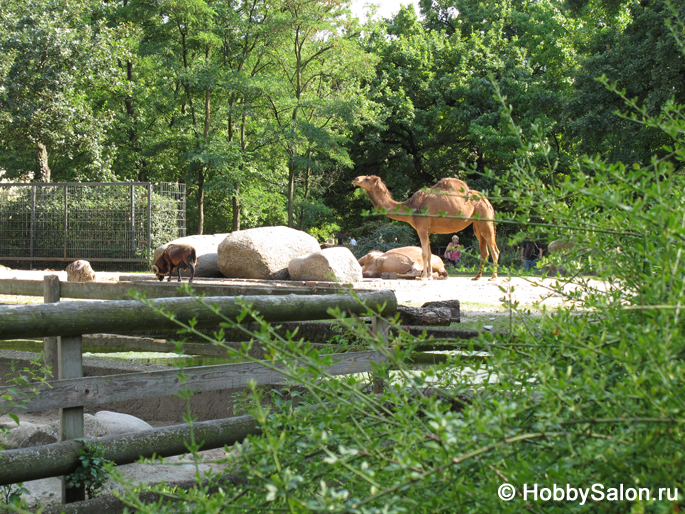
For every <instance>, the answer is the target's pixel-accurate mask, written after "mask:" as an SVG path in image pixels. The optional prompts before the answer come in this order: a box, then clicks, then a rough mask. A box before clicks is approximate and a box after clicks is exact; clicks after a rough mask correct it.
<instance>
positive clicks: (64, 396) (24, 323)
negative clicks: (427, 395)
mask: <svg viewBox="0 0 685 514" xmlns="http://www.w3.org/2000/svg"><path fill="white" fill-rule="evenodd" d="M6 282H10V281H0V294H8V293H7V291H8V289H12V287H13V286H9V285H7V284H6ZM11 282H15V283H16V284H17V286H16V287H15V289H12V290H13V291H17V290H21V291H27V290H28V289H29V288H34V289H32V291H34V294H35V292H37V291H38V290H37V289H35V288H36V284H19V283H21V282H31V281H11ZM34 282H35V281H34ZM55 282H57V284H58V285H59V286H56V285H55ZM85 285H86V286H88V284H85ZM98 285H99V286H106V287H101V288H93V289H91V290H90V293H89V294H102V295H105V294H107V295H110V294H111V291H115V289H114V288H112V287H108V286H120V284H111V285H110V284H104V283H102V284H98ZM140 285H143V284H138V283H136V284H135V288H136V289H138V290H140V289H139V286H140ZM144 285H151V286H158V284H144ZM72 286H77V287H72ZM78 286H84V285H83V284H70V283H60V282H59V281H55V280H54V279H50V278H48V277H46V280H45V299H46V301H50V298H52V299H53V300H54V298H57V299H59V297H60V294H57V295H55V294H53V293H54V289H55V288H56V287H60V289H61V296H66V295H72V294H73V295H77V294H85V293H83V291H85V290H86V288H82V287H78ZM129 288H131V286H129ZM163 290H164V291H169V290H170V288H169V287H168V286H167V287H164V288H163ZM51 291H52V293H51ZM93 291H96V293H93ZM117 291H118V292H117V294H122V290H121V289H119V290H117ZM148 291H155V289H150V290H148ZM300 292H301V291H300ZM65 293H66V294H65ZM11 294H26V293H25V292H22V293H16V292H15V293H11ZM112 296H113V295H112ZM152 296H154V295H152ZM89 298H92V296H89ZM203 302H204V304H208V305H211V306H212V309H209V308H207V307H206V305H203V304H202V303H201V302H200V301H198V299H196V298H160V299H154V300H150V304H151V305H150V306H148V305H145V304H143V303H141V302H138V301H133V300H114V301H108V302H64V303H45V304H42V305H20V306H17V305H12V306H0V340H5V339H17V338H36V337H56V338H57V346H58V351H57V354H58V356H59V358H58V360H57V371H58V380H53V381H50V382H49V383H48V385H47V386H41V385H39V384H31V385H29V386H23V387H15V388H12V392H11V396H12V398H13V401H15V402H16V401H17V400H19V401H21V399H22V398H30V400H29V401H27V402H26V403H23V404H22V408H23V411H24V412H30V411H37V410H45V409H55V408H60V411H61V441H62V442H61V443H55V444H54V445H46V446H44V447H41V448H33V449H31V448H29V449H22V450H9V451H5V452H2V453H0V485H6V484H10V483H16V482H22V481H26V480H33V479H37V478H47V477H50V476H57V475H60V474H68V473H71V472H73V471H74V470H75V469H76V467H77V465H78V448H80V447H82V443H80V442H76V441H72V440H74V439H78V438H82V437H83V407H84V406H93V405H100V404H103V403H107V402H112V401H122V400H132V399H143V398H151V397H160V396H169V395H170V394H172V393H174V392H177V391H179V390H181V389H182V388H184V387H189V388H190V389H192V390H199V391H211V390H220V389H228V388H235V387H243V386H245V385H246V384H247V381H248V380H254V381H255V382H257V383H258V384H273V383H280V382H282V380H283V378H282V375H281V374H280V373H279V372H278V371H274V370H270V369H268V368H266V367H265V366H263V365H261V364H255V363H240V364H226V365H219V366H204V367H195V368H186V369H185V371H184V375H185V378H186V384H185V385H183V384H182V383H181V381H180V379H179V378H178V372H177V371H176V370H171V371H152V372H144V373H132V374H123V375H111V376H107V377H83V376H82V374H83V373H82V352H81V348H82V343H83V335H84V334H90V333H94V332H107V331H111V332H116V333H130V332H134V331H138V330H150V329H163V328H167V329H168V328H175V327H177V324H176V323H174V322H173V321H171V320H169V319H168V318H167V317H165V316H162V315H160V314H159V313H157V312H156V311H155V310H154V307H159V308H163V309H164V311H166V312H168V313H172V314H173V315H174V316H175V318H176V319H177V320H179V321H182V322H188V321H190V320H191V319H195V320H196V322H197V325H196V326H197V327H198V328H199V327H206V326H216V325H218V324H219V323H220V322H222V321H223V320H224V317H225V318H229V319H235V318H236V316H238V315H239V314H240V312H241V311H242V307H241V302H245V303H248V304H251V305H252V307H253V308H254V309H255V310H256V311H258V312H259V313H260V316H261V317H263V318H264V319H265V320H266V321H269V322H279V321H297V320H317V319H330V318H332V316H331V315H330V314H329V312H328V311H329V309H330V308H338V309H341V310H343V311H346V312H349V313H351V314H355V315H360V316H363V315H365V314H367V307H368V308H371V309H373V310H374V311H376V312H379V314H380V315H381V316H385V317H387V316H392V315H393V314H394V313H395V312H396V310H397V300H396V298H395V295H394V293H393V292H392V291H387V290H382V291H374V292H359V293H358V295H357V298H355V297H354V296H353V295H350V294H329V295H310V296H304V295H301V294H300V295H296V294H287V295H276V296H265V295H252V296H244V297H242V298H241V299H237V298H236V297H234V296H229V297H226V296H214V297H206V298H204V300H203ZM219 313H220V314H219ZM244 321H250V318H249V317H248V318H246V320H244ZM382 360H384V359H383V356H382V355H381V354H379V353H376V352H360V353H348V354H336V355H334V362H335V364H333V365H332V366H331V367H330V368H329V369H328V372H329V373H330V374H333V375H340V374H350V373H361V372H370V371H373V369H374V363H378V362H381V361H382ZM9 393H10V391H9V388H4V389H0V411H12V410H13V409H16V407H12V406H11V403H10V400H9V399H8V398H7V397H6V396H3V395H8V394H9ZM15 412H18V411H16V410H15ZM207 424H208V425H207ZM248 424H249V423H248ZM196 426H197V425H196ZM201 426H204V427H206V430H207V431H208V433H210V435H211V434H214V435H213V436H212V437H210V440H211V443H210V444H212V445H214V446H213V447H220V446H223V445H224V444H230V443H231V442H235V441H236V440H238V439H236V435H235V434H231V433H226V430H228V429H226V428H225V427H227V426H231V421H230V420H215V421H211V422H205V425H201ZM221 427H224V428H221ZM170 430H171V431H172V432H173V431H174V430H175V432H174V433H176V437H170V438H169V437H157V438H155V436H154V435H151V434H154V433H159V434H162V433H165V432H164V429H156V430H152V431H147V432H150V433H151V434H144V435H141V436H139V437H140V438H141V440H144V441H145V442H144V443H141V442H140V441H138V442H137V443H136V444H138V446H137V447H140V446H141V445H142V446H145V447H146V451H142V452H141V453H140V455H141V456H145V455H150V454H151V453H150V452H152V453H157V454H158V455H164V456H170V455H175V454H178V453H183V452H185V447H184V445H183V444H179V436H180V437H183V430H185V429H184V428H183V427H175V428H174V429H170V428H169V427H166V431H167V432H166V433H168V432H169V431H170ZM252 430H253V432H249V430H248V431H247V432H246V433H254V430H256V428H255V426H253V427H252ZM217 434H218V435H217ZM131 437H133V435H132V434H125V435H123V436H111V437H109V438H100V439H101V440H103V442H105V443H107V445H109V446H108V453H107V458H109V459H110V460H113V461H114V462H116V463H124V462H130V461H131V460H130V459H131V455H130V451H128V452H125V453H126V455H118V454H117V448H121V447H122V445H121V444H117V441H121V440H122V439H118V438H129V439H130V438H131ZM241 437H244V435H243V436H241ZM203 438H204V436H203V437H200V439H203ZM136 441H137V440H136ZM150 441H153V442H150ZM154 441H157V442H156V443H155V442H154ZM129 442H130V441H129ZM131 444H133V443H131ZM123 446H124V447H125V446H126V445H123ZM134 446H135V444H134ZM203 449H210V448H209V447H208V446H207V444H205V446H204V447H203ZM175 452H176V453H175ZM56 456H59V457H56ZM83 497H84V490H83V488H81V489H76V490H72V489H66V488H64V492H63V501H64V502H65V503H68V502H72V501H78V500H80V499H83Z"/></svg>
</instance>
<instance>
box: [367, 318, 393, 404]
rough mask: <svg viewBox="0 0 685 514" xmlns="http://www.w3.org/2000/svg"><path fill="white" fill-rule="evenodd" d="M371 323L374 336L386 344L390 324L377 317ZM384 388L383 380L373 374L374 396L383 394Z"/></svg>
mask: <svg viewBox="0 0 685 514" xmlns="http://www.w3.org/2000/svg"><path fill="white" fill-rule="evenodd" d="M371 323H372V324H373V325H372V326H373V331H374V332H375V333H376V334H379V335H380V336H381V337H382V338H383V341H385V342H387V341H388V331H389V330H390V324H389V323H388V322H387V321H386V320H385V319H384V318H381V317H379V316H374V317H373V318H372V321H371ZM384 388H385V384H383V379H382V378H378V377H377V376H376V375H375V374H374V378H373V392H374V393H375V394H381V393H383V389H384Z"/></svg>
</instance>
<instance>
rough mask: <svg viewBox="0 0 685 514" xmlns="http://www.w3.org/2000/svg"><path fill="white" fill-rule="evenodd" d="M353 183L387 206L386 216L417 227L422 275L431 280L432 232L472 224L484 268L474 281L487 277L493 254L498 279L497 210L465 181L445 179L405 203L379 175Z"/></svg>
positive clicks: (359, 179)
mask: <svg viewBox="0 0 685 514" xmlns="http://www.w3.org/2000/svg"><path fill="white" fill-rule="evenodd" d="M352 184H354V185H355V186H359V187H361V188H362V189H364V190H365V191H366V194H367V195H368V197H369V198H370V199H371V203H373V205H374V207H380V208H382V209H384V210H385V214H386V216H388V217H389V218H391V219H394V220H399V221H405V222H407V223H409V224H410V225H411V226H412V227H414V229H415V230H416V232H417V233H418V234H419V239H420V240H421V249H422V250H423V253H422V256H423V272H422V273H421V278H423V279H428V280H430V279H431V274H430V273H428V263H429V262H430V260H429V259H430V255H431V251H430V241H429V239H428V236H429V234H450V233H456V232H459V231H461V230H464V229H465V228H466V227H468V226H469V225H471V224H473V232H474V233H475V234H476V238H477V239H478V243H479V246H480V267H479V268H478V274H477V275H476V276H475V278H474V279H473V280H478V279H479V278H480V277H482V276H483V263H485V262H486V261H487V259H488V254H489V253H490V254H492V261H493V264H494V267H495V269H494V272H493V274H492V278H491V279H490V280H494V279H496V278H497V261H498V260H499V248H497V243H496V242H495V223H494V222H493V219H494V217H495V209H493V207H492V204H490V202H489V201H488V199H487V198H485V197H484V196H483V195H482V194H481V193H479V192H478V191H473V190H471V189H469V186H468V185H466V182H464V181H463V180H459V179H456V178H442V179H440V180H439V181H438V182H437V183H436V184H435V185H434V186H433V187H431V188H430V189H428V190H427V191H423V190H422V191H417V192H416V193H414V194H413V195H412V197H411V198H410V199H409V200H406V201H404V202H396V201H395V200H393V199H392V196H390V191H388V188H387V187H386V186H385V184H383V181H382V180H381V179H380V177H377V176H376V175H369V176H361V177H357V178H356V179H354V181H353V182H352ZM449 216H452V217H449Z"/></svg>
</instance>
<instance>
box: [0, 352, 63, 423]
mask: <svg viewBox="0 0 685 514" xmlns="http://www.w3.org/2000/svg"><path fill="white" fill-rule="evenodd" d="M9 364H10V372H9V373H7V374H6V375H5V381H6V382H8V383H9V384H12V385H11V386H10V387H8V388H7V389H6V390H5V391H4V392H3V394H2V395H1V397H2V399H3V400H4V401H5V402H7V403H6V407H4V408H3V409H2V410H0V414H5V413H7V412H8V411H10V410H11V411H16V410H20V409H21V408H22V406H23V404H25V403H28V402H30V401H31V399H32V397H33V396H36V395H37V394H38V392H37V389H36V388H32V390H31V391H30V393H31V394H27V393H23V394H22V395H21V396H18V395H17V386H24V385H28V384H32V383H36V384H39V385H45V384H47V377H52V376H54V375H53V370H52V369H50V367H49V366H46V365H45V363H44V362H43V354H42V353H40V354H37V355H36V356H35V357H34V358H33V360H32V361H31V362H30V363H29V364H28V366H24V367H23V368H21V369H19V368H17V362H16V361H10V363H9ZM7 415H8V416H9V417H10V418H11V419H12V420H13V421H14V422H15V423H16V424H17V425H18V424H19V417H18V416H17V414H16V412H9V413H8V414H7ZM5 430H6V429H5V428H4V427H2V426H0V432H4V431H5Z"/></svg>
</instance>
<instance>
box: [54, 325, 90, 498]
mask: <svg viewBox="0 0 685 514" xmlns="http://www.w3.org/2000/svg"><path fill="white" fill-rule="evenodd" d="M82 348H83V339H82V337H81V336H72V337H60V338H59V345H58V353H59V379H60V380H64V379H68V378H81V377H83V357H82ZM59 412H60V441H68V440H69V439H79V438H83V432H84V430H83V407H71V408H69V409H60V410H59ZM85 499H86V489H85V486H83V485H82V486H80V487H71V488H70V487H67V483H66V477H64V476H62V503H73V502H77V501H83V500H85Z"/></svg>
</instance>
